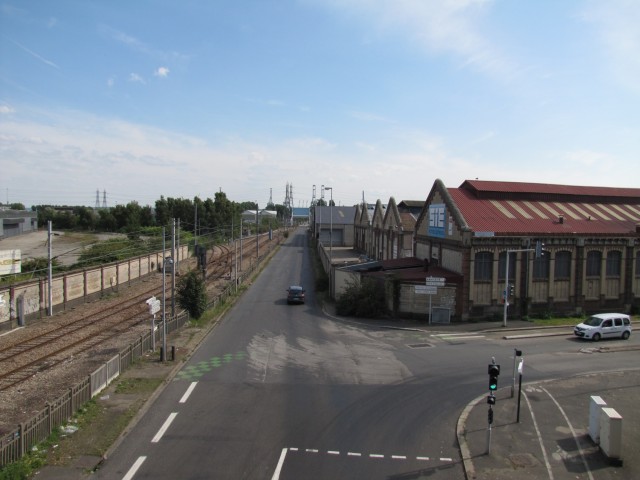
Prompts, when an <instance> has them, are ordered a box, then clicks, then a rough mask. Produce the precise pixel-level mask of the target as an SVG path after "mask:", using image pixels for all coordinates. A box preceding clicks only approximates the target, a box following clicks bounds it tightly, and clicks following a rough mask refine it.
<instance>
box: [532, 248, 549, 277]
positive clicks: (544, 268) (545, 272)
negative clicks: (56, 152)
mask: <svg viewBox="0 0 640 480" xmlns="http://www.w3.org/2000/svg"><path fill="white" fill-rule="evenodd" d="M549 265H551V260H550V259H549V254H545V255H541V256H540V258H534V259H533V278H534V280H547V279H548V278H549Z"/></svg>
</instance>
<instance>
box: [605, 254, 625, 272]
mask: <svg viewBox="0 0 640 480" xmlns="http://www.w3.org/2000/svg"><path fill="white" fill-rule="evenodd" d="M621 266H622V252H621V251H620V250H612V251H610V252H608V253H607V277H619V276H620V268H621Z"/></svg>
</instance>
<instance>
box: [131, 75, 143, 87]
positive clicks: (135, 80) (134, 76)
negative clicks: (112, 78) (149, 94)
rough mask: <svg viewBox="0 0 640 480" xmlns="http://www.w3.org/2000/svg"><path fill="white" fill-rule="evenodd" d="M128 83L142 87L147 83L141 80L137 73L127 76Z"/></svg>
mask: <svg viewBox="0 0 640 480" xmlns="http://www.w3.org/2000/svg"><path fill="white" fill-rule="evenodd" d="M129 81H130V82H133V83H141V84H143V85H145V84H146V83H147V82H145V81H144V78H142V77H141V76H140V75H138V74H137V73H130V74H129Z"/></svg>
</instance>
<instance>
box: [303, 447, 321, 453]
mask: <svg viewBox="0 0 640 480" xmlns="http://www.w3.org/2000/svg"><path fill="white" fill-rule="evenodd" d="M305 452H307V453H318V450H316V449H315V448H307V449H306V450H305Z"/></svg>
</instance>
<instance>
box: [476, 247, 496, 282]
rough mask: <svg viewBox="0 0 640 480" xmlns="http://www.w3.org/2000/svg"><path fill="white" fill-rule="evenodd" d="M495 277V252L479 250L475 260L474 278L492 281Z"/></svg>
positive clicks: (481, 280)
mask: <svg viewBox="0 0 640 480" xmlns="http://www.w3.org/2000/svg"><path fill="white" fill-rule="evenodd" d="M492 278H493V253H491V252H478V253H476V258H475V261H474V280H475V281H476V282H478V281H480V282H483V281H491V279H492Z"/></svg>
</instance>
